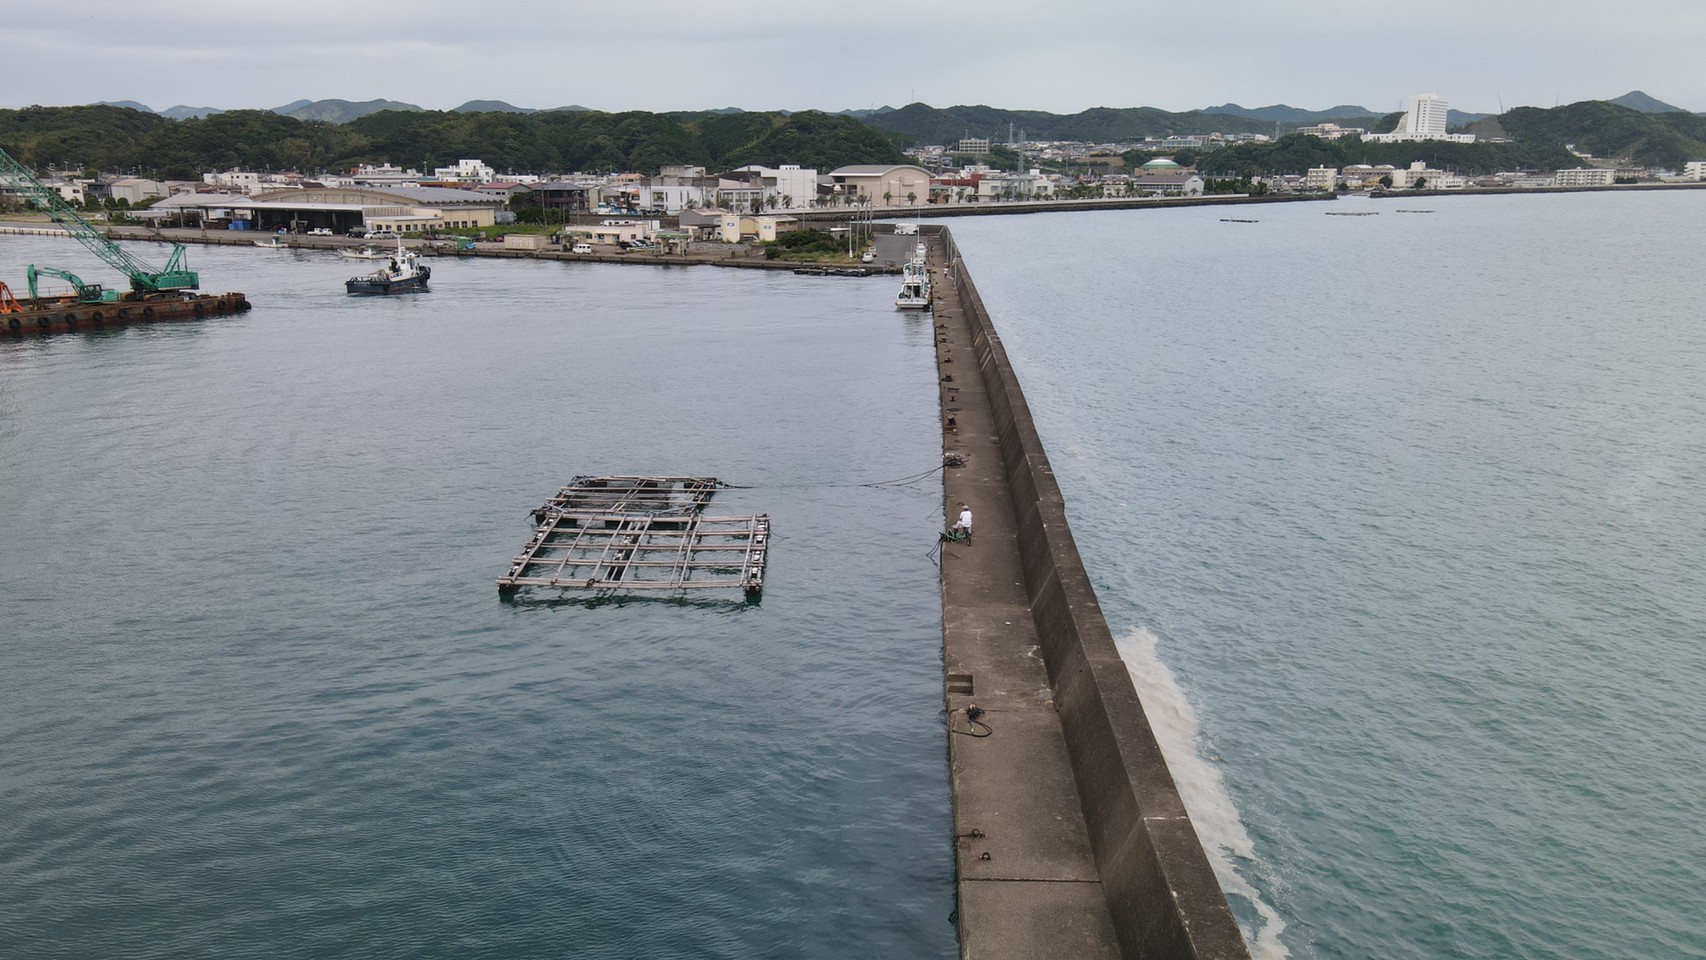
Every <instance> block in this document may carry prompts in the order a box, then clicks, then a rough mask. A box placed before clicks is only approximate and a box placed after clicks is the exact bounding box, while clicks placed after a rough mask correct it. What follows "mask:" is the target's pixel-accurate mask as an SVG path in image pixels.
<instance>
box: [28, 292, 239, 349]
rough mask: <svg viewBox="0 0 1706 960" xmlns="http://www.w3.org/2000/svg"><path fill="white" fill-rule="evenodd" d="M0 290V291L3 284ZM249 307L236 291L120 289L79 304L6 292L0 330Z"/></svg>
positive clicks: (153, 319) (113, 323)
mask: <svg viewBox="0 0 1706 960" xmlns="http://www.w3.org/2000/svg"><path fill="white" fill-rule="evenodd" d="M0 289H4V285H3V284H0ZM252 306H253V304H251V303H249V300H248V298H247V297H245V296H244V295H243V294H241V293H219V294H210V293H197V294H186V293H183V292H178V291H156V292H149V293H126V294H124V295H123V296H120V297H119V298H118V299H116V300H105V301H99V302H85V301H81V300H78V299H77V298H76V297H75V296H67V297H41V298H37V299H24V300H15V299H12V298H11V297H9V296H8V297H5V298H3V299H0V332H3V333H7V334H10V335H12V336H27V335H31V334H44V333H72V332H75V331H78V330H96V329H104V328H107V327H120V326H127V325H129V324H135V323H159V322H162V321H166V320H199V319H203V318H206V317H219V316H227V315H230V314H234V313H245V312H247V311H248V310H249V309H250V308H251V307H252Z"/></svg>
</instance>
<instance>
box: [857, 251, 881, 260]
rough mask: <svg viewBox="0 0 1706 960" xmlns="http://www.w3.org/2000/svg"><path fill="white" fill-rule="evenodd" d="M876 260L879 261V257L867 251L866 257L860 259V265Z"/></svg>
mask: <svg viewBox="0 0 1706 960" xmlns="http://www.w3.org/2000/svg"><path fill="white" fill-rule="evenodd" d="M875 259H877V255H876V254H874V253H872V252H871V251H869V250H866V251H865V255H864V256H862V257H860V258H859V262H860V263H870V262H871V261H872V260H875Z"/></svg>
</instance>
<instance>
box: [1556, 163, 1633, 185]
mask: <svg viewBox="0 0 1706 960" xmlns="http://www.w3.org/2000/svg"><path fill="white" fill-rule="evenodd" d="M1616 178H1617V171H1616V170H1612V169H1610V168H1608V167H1575V168H1572V169H1569V170H1559V171H1558V172H1557V173H1556V174H1554V175H1553V177H1552V185H1553V186H1555V187H1609V186H1611V185H1612V183H1614V182H1615V181H1616Z"/></svg>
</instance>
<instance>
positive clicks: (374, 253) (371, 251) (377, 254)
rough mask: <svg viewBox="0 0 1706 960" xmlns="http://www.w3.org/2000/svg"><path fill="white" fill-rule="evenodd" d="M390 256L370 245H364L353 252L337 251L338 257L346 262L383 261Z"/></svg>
mask: <svg viewBox="0 0 1706 960" xmlns="http://www.w3.org/2000/svg"><path fill="white" fill-rule="evenodd" d="M390 255H391V253H390V251H388V250H381V249H380V248H378V247H376V246H374V245H373V244H371V243H364V244H362V245H361V246H359V247H356V248H355V249H353V250H349V249H345V250H339V251H338V256H340V257H343V258H345V259H347V260H384V259H385V258H386V257H389V256H390Z"/></svg>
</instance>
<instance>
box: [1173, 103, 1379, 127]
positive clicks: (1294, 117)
mask: <svg viewBox="0 0 1706 960" xmlns="http://www.w3.org/2000/svg"><path fill="white" fill-rule="evenodd" d="M1202 112H1203V113H1225V114H1230V115H1232V116H1234V117H1249V118H1250V119H1252V120H1266V121H1267V122H1269V123H1275V122H1278V123H1294V124H1304V125H1309V124H1317V123H1320V122H1321V121H1323V120H1335V119H1343V118H1345V117H1369V118H1373V117H1378V116H1380V115H1381V114H1380V113H1379V112H1378V111H1375V110H1370V109H1369V108H1367V107H1358V106H1352V105H1350V104H1343V105H1341V106H1337V107H1329V108H1327V109H1326V110H1305V109H1303V108H1301V107H1293V106H1288V105H1287V104H1283V103H1276V104H1273V105H1271V106H1266V107H1241V106H1239V105H1238V104H1236V103H1223V104H1221V105H1220V106H1218V107H1203V108H1202Z"/></svg>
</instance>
